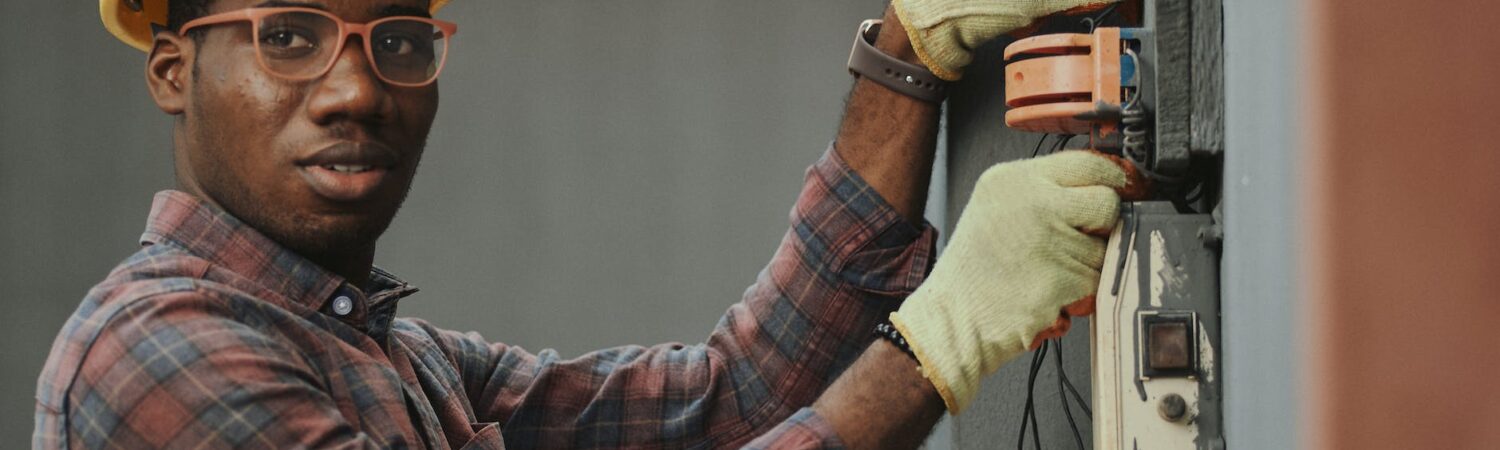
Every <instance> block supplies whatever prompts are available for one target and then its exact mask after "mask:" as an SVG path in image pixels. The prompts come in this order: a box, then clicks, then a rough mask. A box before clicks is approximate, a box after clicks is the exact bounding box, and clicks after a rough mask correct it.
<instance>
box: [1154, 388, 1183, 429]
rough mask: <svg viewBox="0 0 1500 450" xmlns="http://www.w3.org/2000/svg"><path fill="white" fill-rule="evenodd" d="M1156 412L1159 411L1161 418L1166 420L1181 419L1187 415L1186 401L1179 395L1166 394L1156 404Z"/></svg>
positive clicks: (1174, 420)
mask: <svg viewBox="0 0 1500 450" xmlns="http://www.w3.org/2000/svg"><path fill="white" fill-rule="evenodd" d="M1156 412H1158V413H1161V418H1163V419H1166V420H1167V421H1168V422H1176V421H1179V420H1182V418H1183V417H1184V416H1186V415H1187V401H1186V400H1183V399H1182V396H1181V395H1177V394H1167V396H1166V397H1162V398H1161V403H1159V404H1157V405H1156Z"/></svg>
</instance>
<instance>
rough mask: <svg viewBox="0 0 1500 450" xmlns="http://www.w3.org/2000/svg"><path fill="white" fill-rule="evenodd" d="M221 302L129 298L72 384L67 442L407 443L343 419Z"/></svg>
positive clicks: (288, 355) (308, 379) (299, 367)
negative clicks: (365, 429)
mask: <svg viewBox="0 0 1500 450" xmlns="http://www.w3.org/2000/svg"><path fill="white" fill-rule="evenodd" d="M228 304H229V303H228V302H222V301H215V300H211V299H209V298H208V297H206V296H205V295H204V294H201V293H198V292H194V291H182V292H172V293H166V294H160V295H155V296H151V297H146V298H141V299H137V300H133V301H131V302H130V304H129V306H125V307H123V308H121V309H120V310H119V311H118V313H116V314H114V315H113V317H112V318H110V319H109V320H108V323H106V324H105V325H104V326H103V327H102V328H101V329H100V331H99V334H98V337H97V339H95V340H94V341H93V344H92V345H91V346H90V348H89V350H88V354H87V356H88V357H87V358H84V359H83V364H82V366H80V367H79V369H78V373H77V378H76V381H74V382H73V385H72V387H71V388H70V389H69V391H68V392H69V395H68V398H69V400H68V404H67V410H66V414H67V417H68V419H67V423H68V430H67V431H68V432H67V438H66V439H68V440H69V442H70V445H69V446H68V447H71V448H86V449H92V448H199V449H231V448H233V449H277V448H319V449H377V448H392V447H400V446H413V445H414V443H413V442H411V441H410V440H408V439H406V438H404V437H403V435H409V436H415V434H414V432H412V430H391V432H390V434H389V435H370V434H366V433H363V432H360V431H359V430H358V429H356V428H355V427H353V426H351V425H350V424H349V423H347V422H345V421H344V419H343V417H344V415H343V414H341V412H340V411H339V409H338V407H337V405H335V403H334V401H333V399H332V398H330V397H329V396H328V394H327V393H326V392H325V390H324V389H323V388H322V387H321V386H319V384H318V380H321V379H322V376H321V375H319V374H317V373H316V372H315V371H314V370H313V369H312V367H311V366H309V365H307V364H305V362H304V361H303V360H301V359H300V358H299V357H297V356H296V355H298V352H297V351H296V350H295V349H293V348H290V347H288V346H287V345H285V343H283V342H282V341H279V340H277V339H275V338H272V337H270V336H268V335H267V334H266V333H265V332H264V331H262V330H259V329H256V328H255V327H253V326H252V325H250V324H249V323H247V321H245V320H236V319H233V318H232V317H234V316H233V312H232V311H230V307H229V306H228ZM242 305H243V304H242ZM398 395H399V394H398ZM387 402H388V403H389V404H390V405H392V407H391V408H387V409H386V411H388V412H389V413H391V414H401V415H402V416H399V417H403V418H404V414H405V411H404V410H402V409H399V408H400V405H401V403H400V400H399V399H397V400H395V401H387ZM395 423H400V422H395ZM402 431H406V433H404V434H403V433H402Z"/></svg>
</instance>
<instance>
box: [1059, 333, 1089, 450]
mask: <svg viewBox="0 0 1500 450" xmlns="http://www.w3.org/2000/svg"><path fill="white" fill-rule="evenodd" d="M1052 345H1054V346H1056V347H1057V357H1056V358H1052V360H1053V362H1056V363H1057V399H1058V400H1062V407H1063V415H1066V416H1068V428H1072V429H1073V442H1076V443H1078V450H1084V446H1083V434H1082V433H1079V432H1078V422H1075V421H1073V409H1072V408H1070V407H1068V396H1067V393H1066V390H1065V389H1064V388H1063V386H1064V384H1063V380H1065V379H1067V377H1068V376H1067V375H1066V374H1065V371H1064V370H1063V346H1062V338H1057V341H1056V342H1054V343H1053V344H1052Z"/></svg>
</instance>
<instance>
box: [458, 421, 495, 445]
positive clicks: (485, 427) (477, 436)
mask: <svg viewBox="0 0 1500 450" xmlns="http://www.w3.org/2000/svg"><path fill="white" fill-rule="evenodd" d="M469 426H470V427H472V428H473V429H474V437H472V438H470V439H469V442H468V443H465V444H464V446H463V448H461V449H459V450H505V441H504V440H502V439H500V425H499V424H497V423H495V422H480V423H471V424H469Z"/></svg>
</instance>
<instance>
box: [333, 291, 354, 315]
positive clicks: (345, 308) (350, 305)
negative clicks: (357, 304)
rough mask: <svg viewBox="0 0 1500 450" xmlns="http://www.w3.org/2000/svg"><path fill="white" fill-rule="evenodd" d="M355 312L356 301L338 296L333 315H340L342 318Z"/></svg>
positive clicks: (345, 296)
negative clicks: (350, 312)
mask: <svg viewBox="0 0 1500 450" xmlns="http://www.w3.org/2000/svg"><path fill="white" fill-rule="evenodd" d="M353 310H354V300H351V299H349V296H347V295H340V296H338V298H335V299H333V313H334V314H338V315H340V316H342V315H345V314H349V311H353Z"/></svg>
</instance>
